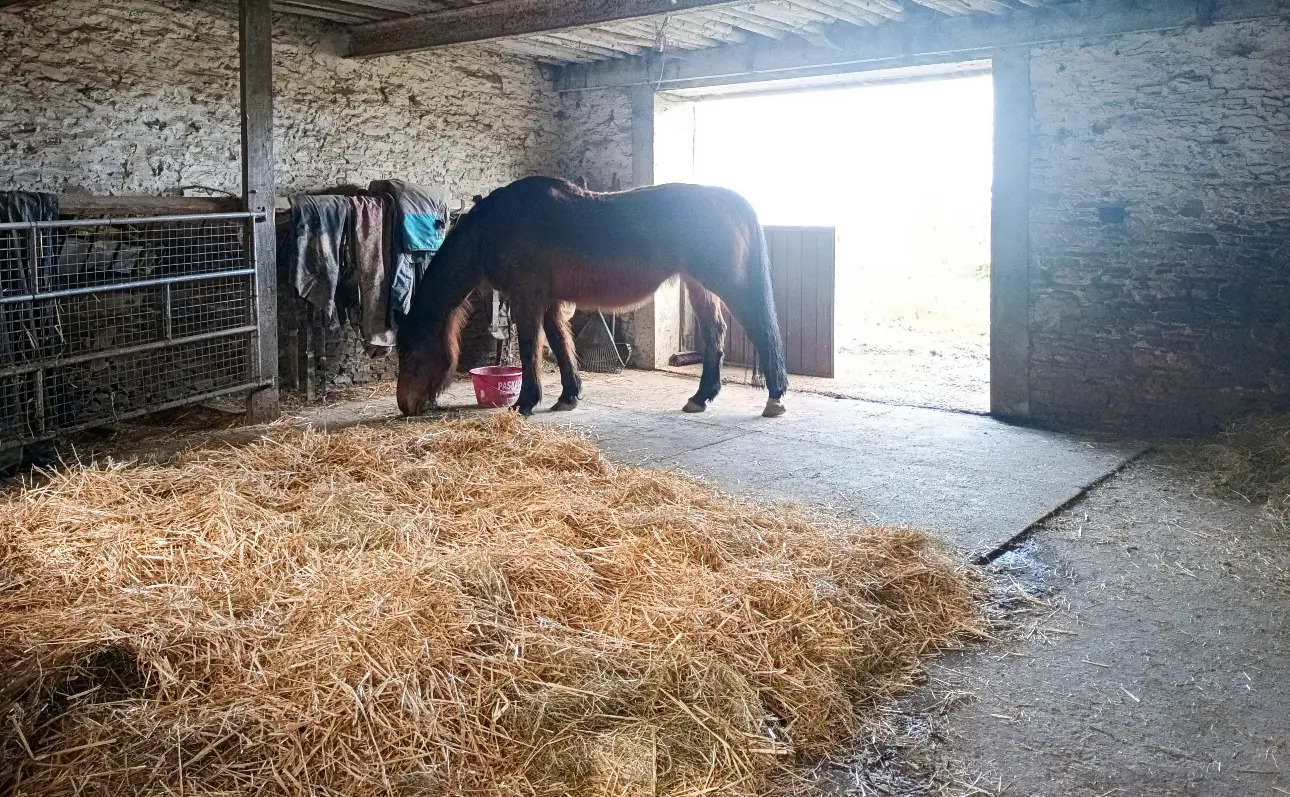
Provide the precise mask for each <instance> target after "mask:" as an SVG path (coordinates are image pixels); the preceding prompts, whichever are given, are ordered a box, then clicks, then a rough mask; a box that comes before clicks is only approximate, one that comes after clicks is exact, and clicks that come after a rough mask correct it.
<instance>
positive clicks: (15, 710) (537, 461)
mask: <svg viewBox="0 0 1290 797" xmlns="http://www.w3.org/2000/svg"><path fill="white" fill-rule="evenodd" d="M976 592H977V589H976V587H975V586H974V585H973V582H972V580H971V579H970V578H969V577H968V576H965V575H964V574H963V573H961V572H957V571H956V570H955V568H954V566H953V565H952V564H951V563H949V562H948V561H946V560H943V559H942V558H941V557H940V556H939V555H937V554H936V553H934V552H933V551H932V550H931V549H929V547H928V543H927V541H926V540H925V539H924V538H923V537H921V536H919V535H918V534H916V533H913V532H909V531H902V530H893V529H885V528H854V527H841V526H831V525H829V524H827V523H821V522H820V521H813V520H809V519H807V518H804V517H803V516H800V515H797V514H794V513H792V512H789V511H785V510H779V509H768V508H765V507H759V506H756V505H753V504H750V503H746V502H742V501H739V500H735V499H732V498H728V497H724V496H722V495H720V494H718V493H716V492H714V491H712V490H711V489H709V488H708V487H706V486H704V485H703V484H702V483H701V482H699V481H696V480H693V479H689V478H686V477H683V476H679V475H676V474H669V473H662V472H654V471H648V470H640V469H633V468H625V467H616V466H614V465H611V464H609V463H607V462H606V461H605V460H604V459H602V458H601V456H600V454H599V452H598V451H597V449H596V448H595V447H594V446H593V445H591V444H589V443H587V442H585V441H582V440H579V439H577V438H574V437H572V436H570V435H568V434H566V433H562V432H557V431H553V430H549V429H543V428H541V427H536V426H533V425H525V424H523V423H522V422H520V421H519V420H518V418H517V417H516V416H514V415H513V414H502V415H499V416H494V417H491V418H488V419H484V420H468V421H454V422H447V423H442V424H435V425H425V424H418V425H392V426H387V427H382V428H356V429H352V430H348V431H345V432H343V433H337V434H332V435H328V434H322V433H314V432H304V431H281V432H275V433H274V439H265V440H263V441H261V442H259V443H257V444H254V445H251V446H248V447H244V448H240V449H228V450H216V451H204V452H199V453H196V454H188V455H185V456H184V457H182V458H180V459H177V460H175V461H173V462H171V463H168V464H165V465H111V464H108V465H104V466H101V467H96V468H71V469H68V470H66V471H65V472H61V473H58V474H56V475H53V476H52V478H51V480H50V481H49V482H48V483H47V484H42V485H40V486H32V487H28V488H27V489H25V490H21V491H14V492H12V493H10V494H9V495H8V496H7V497H4V498H0V673H3V674H4V677H3V678H0V792H3V793H16V794H20V795H53V794H68V793H72V792H73V791H75V792H77V793H85V794H101V795H117V794H121V795H124V794H162V793H165V794H263V795H271V794H272V795H278V794H280V795H304V794H312V795H347V796H349V795H368V794H372V795H376V794H381V795H386V794H396V795H404V794H434V795H467V794H471V795H474V794H478V795H484V794H488V795H497V794H500V795H557V794H560V795H564V794H576V795H582V794H618V795H624V794H674V795H697V794H701V793H709V792H718V793H725V794H741V795H742V794H761V793H766V792H767V791H770V790H772V789H775V790H778V789H784V788H791V782H792V781H791V778H789V777H788V776H787V773H790V772H791V771H793V768H794V767H795V766H796V765H799V764H801V763H803V762H806V761H810V760H813V759H816V758H818V757H820V756H824V755H826V754H829V753H830V752H833V751H837V750H839V749H840V748H841V747H843V746H845V745H846V744H847V743H848V741H849V740H850V739H852V738H853V737H854V735H855V734H856V733H857V732H858V731H861V730H863V729H864V728H865V711H864V709H865V707H866V706H867V705H870V704H872V703H873V702H874V701H877V700H880V699H882V698H884V697H887V696H890V695H892V694H893V693H895V692H897V691H899V690H902V689H904V688H906V687H908V686H909V684H910V682H911V678H912V677H914V676H915V674H916V672H917V667H918V657H919V655H920V654H923V653H927V652H929V651H930V650H932V649H934V648H936V647H937V646H940V645H943V644H946V643H947V642H950V641H951V640H953V639H954V638H956V637H960V636H962V635H964V634H972V633H975V632H977V631H978V629H979V625H978V620H977V615H976V613H975V610H974V599H975V598H976ZM786 783H787V784H789V785H788V786H786V785H785V784H786Z"/></svg>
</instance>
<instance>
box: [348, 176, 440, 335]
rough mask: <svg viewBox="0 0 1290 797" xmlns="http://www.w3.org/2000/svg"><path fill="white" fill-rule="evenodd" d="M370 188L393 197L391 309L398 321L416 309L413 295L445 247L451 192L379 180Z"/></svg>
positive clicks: (391, 216)
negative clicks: (432, 260)
mask: <svg viewBox="0 0 1290 797" xmlns="http://www.w3.org/2000/svg"><path fill="white" fill-rule="evenodd" d="M368 187H369V189H370V190H371V191H372V192H373V193H376V194H385V195H387V196H389V197H390V199H391V201H392V203H393V206H394V212H393V213H392V214H390V222H391V224H392V226H393V230H392V234H391V240H392V242H393V245H394V273H393V275H392V277H391V280H390V308H391V310H392V311H393V312H394V314H395V317H396V319H397V318H399V317H402V316H405V315H407V314H408V311H409V310H411V309H412V291H413V289H414V288H415V287H416V284H417V282H419V281H420V279H421V277H422V276H423V275H424V274H425V272H426V269H427V268H429V266H430V260H431V258H432V257H434V253H435V252H437V251H438V250H439V247H440V246H442V245H443V239H444V236H445V235H446V234H447V232H448V214H449V212H450V211H449V207H448V205H449V202H450V200H451V197H450V195H449V194H448V192H447V191H443V190H441V189H438V188H428V187H426V186H420V185H414V184H412V183H409V182H406V181H403V180H375V181H373V182H372V184H371V185H370V186H368Z"/></svg>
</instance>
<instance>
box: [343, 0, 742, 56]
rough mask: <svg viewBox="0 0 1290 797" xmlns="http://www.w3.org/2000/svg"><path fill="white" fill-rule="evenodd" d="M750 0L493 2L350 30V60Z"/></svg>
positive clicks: (374, 23)
mask: <svg viewBox="0 0 1290 797" xmlns="http://www.w3.org/2000/svg"><path fill="white" fill-rule="evenodd" d="M748 2H749V0H566V2H551V0H496V1H495V2H488V3H480V4H478V5H471V6H465V7H463V8H452V9H445V10H443V11H432V12H430V13H428V14H419V15H417V16H414V17H407V18H404V19H390V20H382V21H380V22H369V23H366V24H362V25H355V26H353V27H351V28H350V29H349V30H350V35H351V43H350V50H349V56H350V57H351V58H372V57H376V56H381V55H396V54H399V53H410V52H416V51H419V50H433V49H435V48H437V47H448V46H451V45H454V44H469V43H474V42H486V41H493V40H495V39H504V38H508V37H511V36H524V35H528V34H534V33H547V32H550V31H558V30H564V29H566V28H577V27H582V26H584V25H602V24H605V23H610V22H617V21H619V20H625V19H637V18H639V17H650V16H656V15H659V14H669V13H672V12H677V11H692V10H694V9H700V8H720V7H723V6H735V5H747V4H748Z"/></svg>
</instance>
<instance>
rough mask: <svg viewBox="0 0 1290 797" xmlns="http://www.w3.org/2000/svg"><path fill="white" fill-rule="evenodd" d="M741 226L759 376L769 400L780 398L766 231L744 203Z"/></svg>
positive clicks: (783, 379) (780, 356) (781, 368)
mask: <svg viewBox="0 0 1290 797" xmlns="http://www.w3.org/2000/svg"><path fill="white" fill-rule="evenodd" d="M744 206H745V211H744V215H745V223H746V224H747V225H748V239H749V251H748V277H749V284H750V286H751V288H752V294H753V306H754V312H756V313H757V314H758V315H759V316H760V318H758V319H757V321H756V323H757V324H758V326H760V327H761V329H760V332H759V336H760V337H761V340H760V341H754V343H755V344H759V345H757V352H758V354H759V356H760V358H761V360H762V362H761V368H762V373H763V374H765V376H766V390H767V392H768V393H769V394H770V397H771V398H773V399H778V398H780V397H782V396H783V395H784V393H785V391H787V390H788V366H787V364H786V363H785V361H784V339H783V338H782V337H781V336H780V332H779V316H778V315H777V314H776V312H775V286H774V284H773V282H772V281H771V276H770V250H769V249H768V248H767V247H766V231H765V230H764V229H762V226H761V220H760V219H758V218H757V211H755V210H753V207H752V205H750V204H748V203H747V202H745V203H744Z"/></svg>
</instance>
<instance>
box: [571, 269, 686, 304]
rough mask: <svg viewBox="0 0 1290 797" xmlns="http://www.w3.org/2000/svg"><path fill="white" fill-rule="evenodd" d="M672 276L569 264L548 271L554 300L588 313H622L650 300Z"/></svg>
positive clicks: (647, 271) (635, 270) (653, 270)
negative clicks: (603, 311) (593, 311)
mask: <svg viewBox="0 0 1290 797" xmlns="http://www.w3.org/2000/svg"><path fill="white" fill-rule="evenodd" d="M671 276H672V274H670V273H668V272H666V271H663V270H660V269H655V268H647V267H645V268H643V267H640V266H626V265H621V264H616V263H610V264H604V263H598V264H595V265H588V264H584V263H569V264H562V265H560V266H557V267H556V268H554V269H553V270H552V273H551V279H552V286H551V287H552V292H553V293H554V297H553V298H555V299H558V300H560V301H563V302H573V303H574V304H577V305H578V306H579V307H581V308H584V309H587V310H592V309H600V310H624V309H628V308H631V307H635V306H637V305H639V304H641V303H643V302H645V301H646V300H647V299H649V298H650V297H651V296H653V295H654V291H656V290H658V286H659V285H662V284H663V282H664V281H665V280H667V278H668V277H671Z"/></svg>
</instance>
